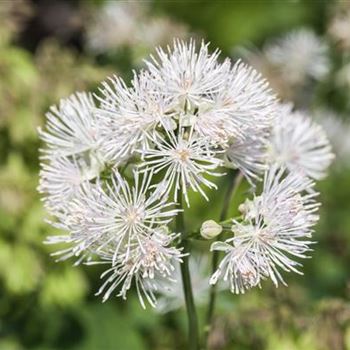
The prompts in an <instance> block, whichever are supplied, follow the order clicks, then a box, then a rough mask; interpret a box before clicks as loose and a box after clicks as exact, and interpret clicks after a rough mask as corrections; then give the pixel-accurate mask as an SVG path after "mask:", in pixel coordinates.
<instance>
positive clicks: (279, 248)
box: [210, 167, 319, 293]
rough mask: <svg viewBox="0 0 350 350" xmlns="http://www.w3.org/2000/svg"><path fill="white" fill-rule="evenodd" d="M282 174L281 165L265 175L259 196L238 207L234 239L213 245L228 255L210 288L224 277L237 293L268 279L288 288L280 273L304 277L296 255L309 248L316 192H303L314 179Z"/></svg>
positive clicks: (304, 253)
mask: <svg viewBox="0 0 350 350" xmlns="http://www.w3.org/2000/svg"><path fill="white" fill-rule="evenodd" d="M284 173H285V172H284V170H283V169H280V170H278V168H277V167H272V168H271V169H270V170H269V171H268V172H266V174H265V179H264V188H263V192H262V193H261V195H260V196H257V197H254V198H253V200H252V201H247V202H246V203H245V204H244V205H243V206H241V207H240V209H241V210H242V212H243V218H242V221H241V222H238V221H236V220H234V221H233V226H232V231H233V232H234V237H232V238H229V239H228V240H226V241H225V242H215V243H213V244H212V247H211V249H212V250H220V251H224V252H225V253H226V255H225V257H224V258H223V259H222V261H221V262H220V264H219V267H218V269H217V271H216V272H215V273H214V274H213V276H212V277H211V279H210V283H211V284H215V283H217V281H218V279H219V278H220V277H223V279H224V280H225V281H226V280H228V281H229V282H230V285H231V291H232V292H233V293H244V292H245V290H247V289H249V288H252V287H255V286H259V285H260V282H261V280H262V279H265V278H268V277H269V278H271V280H272V281H273V283H274V284H275V285H276V286H278V284H279V282H282V283H283V284H285V282H284V280H283V277H282V275H281V274H280V272H279V269H281V270H284V271H287V272H289V271H293V272H296V273H301V272H300V271H299V270H298V268H297V267H298V266H299V265H300V263H298V262H296V261H295V260H293V257H298V258H305V257H306V253H307V252H308V251H309V250H310V248H309V245H310V244H311V243H312V242H311V241H310V237H311V234H312V232H313V231H312V227H313V226H314V225H315V223H316V222H317V220H318V216H317V214H316V211H317V209H318V206H319V204H318V203H317V202H316V201H315V196H316V195H317V194H316V193H315V192H312V191H311V192H312V193H307V194H305V191H306V192H310V190H311V189H312V187H313V183H312V181H311V180H310V179H308V178H306V177H304V176H301V175H300V174H297V173H292V174H291V173H289V174H287V175H286V176H285V177H284Z"/></svg>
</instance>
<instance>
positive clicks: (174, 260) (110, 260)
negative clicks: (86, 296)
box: [97, 229, 183, 308]
mask: <svg viewBox="0 0 350 350" xmlns="http://www.w3.org/2000/svg"><path fill="white" fill-rule="evenodd" d="M177 237H178V234H168V233H167V232H164V230H163V229H156V230H154V232H153V234H152V235H149V236H145V237H140V242H138V243H136V242H134V243H133V244H132V245H131V248H130V252H129V253H128V254H127V255H126V254H122V255H120V256H118V258H117V261H116V262H115V261H114V251H113V250H111V251H107V252H103V253H102V254H101V257H102V263H107V264H112V267H111V268H109V269H108V270H106V271H105V272H104V273H103V274H102V275H101V278H104V277H106V276H107V279H106V281H105V283H104V284H103V285H102V286H101V288H100V290H99V291H98V293H97V294H98V295H99V294H103V301H106V300H107V299H108V298H109V297H110V295H111V293H112V292H113V291H114V290H115V289H116V288H118V287H120V288H119V292H118V293H117V296H121V297H122V298H123V299H126V294H127V292H128V291H129V289H130V287H131V285H132V282H133V281H134V282H135V285H136V290H137V294H138V297H139V300H140V303H141V305H142V307H143V308H145V303H144V297H145V298H146V299H147V301H148V302H149V303H150V304H151V305H152V306H155V305H156V298H155V295H154V290H156V288H157V287H156V284H155V283H156V281H157V280H159V279H160V278H162V279H164V280H171V281H172V282H173V283H175V282H176V281H175V280H173V279H172V275H173V271H174V270H175V264H176V265H177V264H178V263H181V262H182V260H181V258H182V256H183V254H182V253H181V249H178V248H175V247H171V244H173V242H174V240H175V239H176V238H177ZM97 263H99V262H97ZM100 263H101V262H100Z"/></svg>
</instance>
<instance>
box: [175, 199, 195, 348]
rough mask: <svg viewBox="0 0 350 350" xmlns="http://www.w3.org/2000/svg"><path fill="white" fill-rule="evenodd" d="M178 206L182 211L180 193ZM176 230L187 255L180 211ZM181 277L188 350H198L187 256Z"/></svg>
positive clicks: (186, 240)
mask: <svg viewBox="0 0 350 350" xmlns="http://www.w3.org/2000/svg"><path fill="white" fill-rule="evenodd" d="M179 204H180V207H181V209H182V194H181V193H179ZM176 230H177V232H181V242H180V246H181V247H182V248H183V253H185V254H186V253H187V254H188V253H189V252H190V246H189V240H188V237H187V233H186V231H185V223H184V215H183V212H182V211H181V212H179V213H178V214H177V216H176ZM181 277H182V285H183V291H184V296H185V303H186V311H187V318H188V342H189V349H190V350H199V332H198V319H197V312H196V307H195V304H194V298H193V292H192V284H191V275H190V270H189V254H188V255H186V256H184V257H183V262H182V264H181Z"/></svg>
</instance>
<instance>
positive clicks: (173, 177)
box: [39, 41, 332, 306]
mask: <svg viewBox="0 0 350 350" xmlns="http://www.w3.org/2000/svg"><path fill="white" fill-rule="evenodd" d="M39 132H40V136H41V139H42V141H43V143H44V147H43V149H42V169H41V173H40V184H39V191H40V192H41V193H42V194H43V200H44V203H45V206H46V208H47V210H48V212H49V213H50V214H51V215H53V216H54V219H53V220H52V224H53V225H54V226H56V227H58V228H60V229H62V230H64V231H66V234H65V235H60V236H55V237H49V238H48V239H47V243H60V244H62V243H66V244H67V248H66V249H63V250H60V251H58V252H57V255H58V256H59V259H60V260H62V259H67V258H70V257H75V258H76V259H77V263H80V262H85V263H87V264H95V263H101V264H107V266H108V268H107V270H106V272H105V273H104V274H103V276H102V277H105V278H106V280H105V282H104V284H103V285H102V287H101V289H100V291H99V293H101V294H103V295H104V297H103V298H104V300H106V299H107V298H108V297H109V296H110V295H111V294H112V293H113V292H114V291H115V292H116V294H117V295H118V296H121V297H123V298H126V294H127V292H128V291H129V290H130V288H131V287H132V286H135V287H136V290H137V293H138V296H139V299H140V301H141V303H142V305H143V306H145V302H144V301H145V300H147V301H148V302H149V303H150V304H151V305H155V304H156V296H157V288H159V281H164V280H168V281H170V282H171V281H173V283H175V282H174V278H173V277H174V275H176V273H175V274H174V270H175V266H177V265H178V264H179V263H181V261H182V257H183V256H184V254H188V252H187V251H183V249H182V248H181V245H179V244H178V240H179V239H181V236H182V235H183V234H184V232H176V233H175V232H174V228H172V226H171V225H172V221H173V219H174V218H175V217H176V216H177V215H178V214H179V211H181V210H184V209H183V208H181V207H180V206H179V205H178V204H179V203H181V199H182V197H183V198H184V199H185V202H186V204H187V206H190V204H191V192H198V193H199V194H200V195H202V196H203V198H204V199H206V200H208V196H207V191H208V190H210V189H216V188H217V181H216V180H215V179H216V177H217V176H223V175H225V172H224V168H225V167H228V168H235V169H238V170H237V171H240V172H241V173H242V174H243V175H244V176H245V177H246V178H247V179H248V180H249V182H250V183H251V184H252V185H256V183H257V181H258V180H259V179H260V178H261V176H262V175H263V174H264V173H265V181H264V188H263V192H262V194H261V195H260V196H255V197H254V199H253V200H252V201H247V202H246V203H245V204H244V206H243V207H241V208H243V210H242V212H243V215H242V219H241V220H240V221H234V222H233V226H232V231H233V232H234V234H235V235H234V237H233V238H230V239H229V240H227V241H226V242H221V243H215V244H214V245H213V247H212V249H220V250H224V251H225V252H226V253H227V254H226V256H225V257H224V259H223V260H222V262H221V264H220V267H219V270H218V271H217V272H216V273H215V274H214V275H213V276H212V278H211V283H216V281H217V280H218V278H219V277H220V276H224V278H225V279H229V280H230V283H231V289H232V291H234V292H242V291H244V290H245V289H246V288H248V287H251V286H255V285H259V284H260V281H261V280H262V279H265V278H267V277H270V278H271V279H272V280H273V281H274V282H275V283H276V284H277V282H278V280H280V281H283V280H282V277H281V275H280V274H279V272H278V271H277V268H278V267H280V268H282V269H284V270H287V271H290V270H292V271H296V267H295V266H296V265H297V263H296V262H294V261H293V260H292V259H291V258H290V257H289V256H290V255H292V256H297V257H303V256H304V255H305V253H306V252H307V251H308V249H309V248H308V245H309V243H310V242H309V240H307V241H305V240H303V238H305V237H307V238H308V239H309V237H310V235H311V232H312V228H311V227H312V226H313V225H314V223H315V222H316V220H317V216H316V214H315V211H316V209H317V207H318V204H317V202H315V199H314V197H315V194H314V192H313V191H312V186H313V182H312V180H310V179H309V178H315V179H319V178H321V177H322V176H323V175H324V174H325V171H326V168H327V167H328V165H329V163H330V161H331V158H332V155H331V152H330V147H329V144H328V141H327V139H326V137H325V136H324V133H323V132H322V129H321V127H319V126H316V125H315V124H314V123H312V122H310V120H309V119H308V117H307V116H304V115H303V114H299V113H297V112H293V111H292V110H291V108H289V107H286V106H281V105H279V104H278V102H277V101H276V97H275V95H274V94H273V92H272V91H271V90H270V89H269V87H268V83H267V82H266V81H265V80H264V79H263V78H262V77H261V76H260V75H259V74H258V73H257V72H256V71H255V70H254V69H252V68H251V67H249V66H247V65H246V64H244V63H242V62H240V61H238V62H236V63H234V64H231V62H230V61H229V60H225V61H223V62H220V60H219V51H214V52H213V53H210V52H209V49H208V45H206V44H204V43H202V44H201V45H200V46H199V47H198V46H197V47H196V45H195V43H194V42H193V41H189V42H188V43H185V42H182V41H174V45H173V47H172V48H170V47H168V48H167V50H165V51H164V50H163V49H160V48H159V49H158V50H157V55H156V56H151V58H150V60H149V61H146V68H145V69H144V70H142V71H140V72H138V73H134V78H133V80H132V82H131V84H130V86H128V85H127V84H126V83H125V82H124V81H123V80H122V79H120V78H118V77H112V78H110V79H108V80H107V81H105V82H104V83H102V85H101V87H100V93H99V94H98V95H97V96H92V95H91V94H88V93H77V94H76V95H73V96H71V97H69V98H67V99H65V100H62V101H61V103H60V105H59V106H58V107H52V108H51V109H50V111H49V112H48V114H47V123H46V126H45V128H43V129H40V130H39ZM268 169H270V170H268ZM280 169H282V170H280ZM284 169H286V170H287V171H285V170H284ZM253 188H255V186H253Z"/></svg>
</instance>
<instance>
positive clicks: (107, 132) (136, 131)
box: [97, 72, 176, 163]
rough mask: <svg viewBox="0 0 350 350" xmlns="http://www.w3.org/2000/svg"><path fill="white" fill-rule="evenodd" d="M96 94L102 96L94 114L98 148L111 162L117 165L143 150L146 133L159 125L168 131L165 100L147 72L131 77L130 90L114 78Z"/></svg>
mask: <svg viewBox="0 0 350 350" xmlns="http://www.w3.org/2000/svg"><path fill="white" fill-rule="evenodd" d="M100 91H101V93H102V95H103V97H101V98H100V100H101V106H100V108H99V110H98V112H97V114H98V117H99V121H100V125H101V126H100V127H101V134H102V139H103V143H102V148H103V150H104V153H105V154H106V156H107V157H108V159H110V160H112V161H115V162H117V163H118V162H119V161H121V160H123V159H124V158H125V157H128V156H130V155H132V154H133V153H134V152H135V150H139V149H144V148H147V147H148V144H147V142H148V138H147V134H148V133H150V132H155V128H156V127H157V126H158V125H160V123H162V125H163V126H166V127H168V128H172V127H173V124H174V123H175V122H174V121H173V120H172V117H173V115H174V112H173V111H172V110H171V106H170V101H169V98H168V97H166V96H165V95H164V94H163V93H162V92H161V91H157V90H156V88H155V86H154V82H153V80H152V79H151V77H150V75H149V74H148V73H147V72H141V73H140V74H138V75H136V74H135V75H134V78H133V81H132V86H131V87H130V88H128V87H127V86H126V85H125V83H124V82H123V81H122V80H121V79H120V78H118V77H114V78H111V79H109V82H104V83H103V87H102V88H101V89H100ZM175 125H176V124H175Z"/></svg>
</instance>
